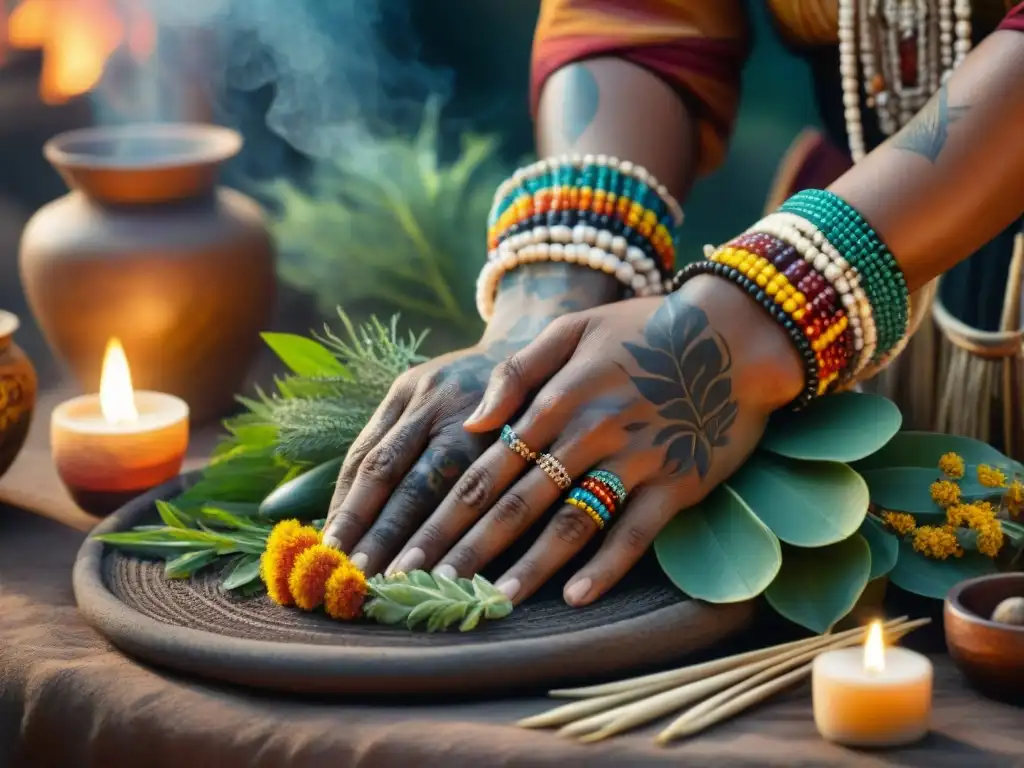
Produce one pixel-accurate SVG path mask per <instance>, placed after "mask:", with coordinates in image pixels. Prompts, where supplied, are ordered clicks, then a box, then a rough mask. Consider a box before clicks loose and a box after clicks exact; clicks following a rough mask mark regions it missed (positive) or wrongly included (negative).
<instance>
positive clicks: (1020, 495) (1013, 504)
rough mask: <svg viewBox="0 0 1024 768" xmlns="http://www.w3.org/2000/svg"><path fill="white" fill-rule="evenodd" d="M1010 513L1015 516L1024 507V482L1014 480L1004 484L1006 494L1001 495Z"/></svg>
mask: <svg viewBox="0 0 1024 768" xmlns="http://www.w3.org/2000/svg"><path fill="white" fill-rule="evenodd" d="M1003 501H1005V502H1006V506H1007V508H1008V509H1009V510H1010V514H1011V515H1013V516H1014V517H1017V516H1018V515H1019V514H1020V511H1021V509H1022V508H1024V483H1022V482H1021V481H1020V480H1014V481H1013V482H1012V483H1010V484H1009V485H1008V486H1006V495H1005V496H1004V497H1003Z"/></svg>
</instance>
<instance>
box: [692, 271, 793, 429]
mask: <svg viewBox="0 0 1024 768" xmlns="http://www.w3.org/2000/svg"><path fill="white" fill-rule="evenodd" d="M679 293H680V294H681V295H682V298H684V299H685V300H686V301H687V303H691V304H696V305H697V306H699V307H701V308H702V309H703V310H704V311H705V312H706V313H707V315H708V319H709V320H710V322H711V324H712V326H713V327H714V328H715V330H716V331H717V332H718V333H720V334H721V335H722V336H723V337H724V338H725V340H726V341H727V343H728V345H729V349H730V350H731V351H732V354H733V365H734V366H735V369H734V379H733V381H734V383H735V386H736V390H737V395H738V397H739V398H740V400H741V402H744V403H750V404H751V405H754V406H756V407H758V408H759V409H762V410H766V411H774V410H778V409H779V408H782V407H784V406H786V405H788V404H790V403H791V402H792V401H793V400H794V399H796V398H797V397H798V396H799V395H800V393H801V392H802V390H803V387H804V367H803V363H802V362H801V359H800V354H799V353H798V351H797V349H796V347H795V346H794V344H793V341H792V340H791V339H790V337H789V334H788V333H787V332H786V330H785V329H784V328H783V327H782V326H781V325H780V324H779V323H777V322H775V321H774V320H773V319H772V318H771V317H770V316H769V315H768V314H767V313H766V312H765V311H764V309H763V308H762V307H760V306H759V305H758V304H757V302H756V301H754V300H753V299H752V298H751V297H750V296H748V295H747V294H746V293H745V292H744V291H743V290H742V289H741V288H740V287H739V286H737V285H735V284H733V283H732V282H730V281H729V280H725V279H722V278H719V277H715V276H712V275H702V276H699V277H694V278H693V279H691V280H689V281H687V282H686V283H685V284H684V285H683V287H682V288H680V289H679Z"/></svg>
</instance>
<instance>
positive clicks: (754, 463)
mask: <svg viewBox="0 0 1024 768" xmlns="http://www.w3.org/2000/svg"><path fill="white" fill-rule="evenodd" d="M728 486H729V487H730V488H731V489H732V490H733V491H734V492H735V493H736V495H737V496H739V497H740V498H741V499H743V501H744V503H745V504H746V505H747V506H748V507H750V509H751V510H752V511H753V512H754V514H755V515H757V517H758V518H760V520H761V522H763V523H764V524H765V525H767V526H768V527H769V528H770V529H771V530H772V532H773V533H774V534H775V535H776V536H778V537H779V539H780V540H782V541H784V542H786V543H787V544H792V545H794V546H797V547H823V546H825V545H827V544H834V543H835V542H837V541H843V540H844V539H847V538H849V537H850V536H851V535H852V534H853V533H855V532H856V531H857V529H858V528H859V527H860V524H861V523H862V522H863V521H864V516H865V515H866V514H867V512H868V502H869V496H868V486H867V483H865V482H864V479H863V478H862V477H861V476H860V475H858V474H857V473H856V472H854V471H853V470H852V469H850V468H849V467H848V466H846V465H845V464H839V463H837V462H834V461H796V460H793V459H788V458H785V457H784V456H776V455H775V454H772V453H768V452H757V453H755V454H754V455H753V456H751V457H750V458H749V459H748V460H747V463H746V464H744V465H743V467H741V468H740V470H739V471H738V472H737V473H736V474H735V475H733V476H732V478H730V479H729V482H728Z"/></svg>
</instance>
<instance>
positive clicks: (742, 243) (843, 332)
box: [711, 234, 852, 395]
mask: <svg viewBox="0 0 1024 768" xmlns="http://www.w3.org/2000/svg"><path fill="white" fill-rule="evenodd" d="M711 261H713V262H716V263H721V264H725V265H726V266H729V267H733V268H735V269H737V270H739V272H740V273H741V274H743V275H745V276H746V277H748V278H749V279H751V280H753V281H754V282H755V283H756V284H757V285H758V287H759V288H762V289H763V290H764V292H765V293H766V294H767V295H768V296H769V297H770V298H771V300H772V301H774V302H775V303H776V304H777V305H778V306H779V307H780V308H781V309H782V311H783V312H785V313H786V315H787V316H788V317H789V318H790V319H792V320H793V322H795V323H796V325H797V326H798V327H799V328H800V330H801V331H802V332H803V334H804V336H805V337H806V338H807V339H808V341H809V342H810V345H811V348H812V349H813V350H814V355H815V360H816V362H817V366H818V388H817V391H816V393H815V394H817V395H823V394H824V393H825V392H826V391H827V389H828V387H829V385H831V384H832V383H833V382H835V381H836V380H838V379H839V377H840V376H841V375H842V373H843V372H844V371H845V370H846V369H847V368H848V367H849V361H850V356H851V353H852V350H851V346H852V344H851V342H852V334H851V333H850V332H849V331H848V325H849V321H848V318H847V316H846V313H845V312H844V311H843V309H842V307H841V305H840V304H839V302H838V300H837V296H836V293H835V290H834V289H833V288H832V287H831V286H830V285H828V284H827V282H826V281H825V278H824V277H823V276H822V275H820V274H819V273H817V272H816V271H814V269H813V268H812V266H811V265H810V264H808V263H807V262H806V261H804V260H803V259H801V258H800V257H799V255H798V254H797V251H796V249H795V248H794V247H793V246H791V245H788V244H787V243H785V242H783V241H781V240H777V239H775V238H772V237H770V236H767V235H763V234H760V235H751V234H748V235H741V236H740V237H738V238H736V239H735V240H733V241H732V242H730V243H729V244H728V245H726V246H724V247H723V248H720V249H718V250H717V251H715V252H714V253H713V254H712V256H711Z"/></svg>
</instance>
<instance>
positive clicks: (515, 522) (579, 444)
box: [391, 277, 803, 605]
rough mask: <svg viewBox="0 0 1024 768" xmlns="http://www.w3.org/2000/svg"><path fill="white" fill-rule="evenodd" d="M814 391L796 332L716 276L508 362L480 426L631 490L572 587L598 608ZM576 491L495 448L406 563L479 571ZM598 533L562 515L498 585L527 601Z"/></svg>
mask: <svg viewBox="0 0 1024 768" xmlns="http://www.w3.org/2000/svg"><path fill="white" fill-rule="evenodd" d="M802 385H803V373H802V369H801V367H800V362H799V357H798V356H797V353H796V351H795V350H794V349H793V347H792V345H791V342H790V341H789V338H788V336H787V335H786V333H785V331H784V330H783V329H781V328H780V327H778V326H777V325H776V324H775V323H774V321H772V320H771V319H770V318H769V317H768V315H767V314H766V313H765V312H764V311H763V310H762V309H761V308H760V307H758V306H757V305H756V304H755V303H754V302H753V301H751V300H750V299H749V298H748V297H747V296H746V295H745V294H744V293H743V292H742V291H741V290H740V289H738V288H736V287H735V286H733V285H732V284H731V283H728V282H726V281H724V280H721V279H718V278H711V277H702V278H697V279H694V280H692V281H691V282H689V283H687V284H686V285H685V286H684V287H683V289H682V290H681V291H679V292H676V293H674V294H672V295H670V296H669V297H668V298H665V299H661V298H653V299H634V300H631V301H626V302H620V303H618V304H615V305H610V306H606V307H600V308H598V309H595V310H590V311H587V312H580V313H578V314H574V315H569V316H567V317H564V318H562V319H560V320H558V321H555V322H554V323H552V324H551V325H550V326H548V328H547V329H546V330H545V331H544V333H542V334H541V335H540V337H539V338H538V339H537V340H536V341H534V342H533V343H532V344H530V345H529V346H527V347H525V348H524V349H522V350H521V351H519V352H517V353H516V354H514V355H512V356H511V357H510V358H509V359H508V360H506V361H505V362H504V363H502V364H501V365H499V366H498V367H497V368H495V370H494V372H493V374H492V377H491V381H490V384H489V385H488V387H487V391H486V394H485V396H484V400H483V403H482V405H481V406H480V409H479V410H478V412H477V413H475V414H474V415H473V416H472V417H471V418H470V419H469V420H468V421H467V422H466V424H465V427H466V430H467V431H468V432H469V433H470V434H473V435H475V436H480V435H492V434H493V433H494V430H496V429H498V428H500V427H501V426H502V425H503V424H505V423H506V421H508V422H509V423H511V425H512V428H513V430H514V431H515V433H516V434H517V435H518V436H519V437H520V439H521V440H522V441H523V442H524V443H525V444H526V446H528V447H529V448H530V449H531V450H533V451H536V452H538V455H539V454H540V452H542V451H543V452H546V453H549V454H551V455H553V456H554V457H556V458H557V459H558V460H559V461H560V462H561V464H562V465H563V466H564V467H565V469H566V471H567V472H568V475H569V476H570V477H571V478H573V479H574V480H579V479H580V478H581V477H582V476H583V475H584V474H585V473H586V472H587V471H588V470H590V469H605V470H608V471H610V472H612V473H614V474H615V475H617V476H618V477H619V478H621V480H622V482H623V484H624V485H625V488H626V491H627V492H629V494H630V495H629V498H628V499H627V500H626V504H625V506H624V508H623V509H621V510H619V511H618V513H617V514H616V516H615V519H613V520H612V523H611V525H610V526H609V527H608V528H607V530H606V533H605V540H604V542H603V543H602V545H601V547H600V549H599V550H598V552H597V553H596V554H595V556H594V557H593V559H592V560H591V561H590V562H589V563H588V564H587V565H586V566H585V567H583V569H582V570H580V571H579V572H578V573H577V574H575V576H573V577H572V578H571V579H570V580H569V582H568V585H567V587H566V589H565V599H566V601H567V602H568V603H570V604H571V605H585V604H587V603H590V602H592V601H593V600H594V599H596V598H597V597H598V596H600V595H601V594H603V593H604V592H606V591H607V590H608V589H609V588H610V587H612V586H613V585H614V584H615V583H616V582H618V581H619V579H621V578H622V576H623V575H625V573H626V572H627V571H628V570H629V569H630V568H631V567H632V566H633V564H634V563H636V561H637V560H638V559H639V558H640V556H641V555H642V554H643V553H644V552H645V551H646V550H647V548H648V546H649V545H650V544H651V542H652V541H653V540H654V537H655V536H656V535H657V533H658V532H659V531H660V530H661V529H662V528H663V527H664V526H665V525H666V524H667V523H668V522H669V520H671V519H672V517H673V516H674V515H675V514H676V513H677V512H678V511H679V510H681V509H684V508H685V507H688V506H692V505H693V504H695V503H697V502H698V501H700V499H702V498H703V497H704V496H705V495H706V494H707V493H708V492H709V491H710V490H711V489H712V488H714V487H715V486H716V485H717V484H718V483H720V482H722V481H723V480H725V479H726V478H727V477H728V476H729V475H730V474H732V473H733V472H734V471H735V470H736V469H737V468H739V466H740V465H741V464H742V463H743V461H744V460H745V459H746V458H747V456H748V455H749V454H750V452H751V451H752V450H753V449H754V447H755V446H756V445H757V442H758V441H759V440H760V438H761V435H762V433H763V431H764V428H765V424H766V422H767V419H768V416H769V414H770V413H771V412H772V411H773V410H775V409H776V408H778V407H781V406H782V405H784V404H785V403H788V402H789V401H790V400H792V399H793V398H794V397H796V395H797V394H799V392H800V389H801V387H802ZM538 388H539V392H537V394H536V395H535V396H534V397H533V399H532V402H530V393H531V392H534V391H535V390H537V389H538ZM527 403H529V405H528V407H527V408H526V410H525V411H524V412H522V415H521V416H519V417H518V418H514V416H515V414H517V413H519V412H520V409H521V408H522V406H523V405H524V404H527ZM489 439H492V440H493V438H489ZM562 494H563V490H560V489H559V488H558V486H557V485H556V484H555V482H553V481H552V479H551V477H549V476H548V474H546V473H545V472H544V470H542V469H541V468H540V467H539V466H538V465H536V464H531V463H528V462H527V460H526V459H524V458H523V457H522V456H520V455H519V454H517V453H515V452H514V451H512V450H510V449H509V448H508V447H507V446H506V445H505V444H504V443H502V442H501V441H496V442H492V444H491V446H490V447H489V448H487V450H486V451H484V452H483V455H482V456H481V457H480V458H479V459H478V460H477V461H475V462H474V463H473V465H472V466H470V467H469V469H468V470H466V472H465V473H464V474H463V475H462V479H461V480H460V481H459V482H458V483H457V484H456V485H455V487H454V489H453V490H452V493H451V494H449V495H448V497H447V498H446V499H445V500H444V502H443V503H442V504H441V505H440V506H439V507H438V508H437V511H436V512H435V513H434V514H433V515H432V516H431V517H430V519H429V520H428V521H427V522H426V523H425V524H424V525H422V526H421V527H420V529H419V531H417V532H416V534H415V535H414V536H413V537H412V538H411V540H410V541H409V543H408V545H407V546H406V548H405V550H404V551H403V553H402V555H400V556H399V557H398V558H397V559H396V560H395V562H394V563H393V564H392V566H391V569H393V570H399V571H407V570H412V569H415V568H431V567H433V566H435V565H436V566H437V569H436V570H437V571H438V572H441V573H445V574H446V575H448V576H456V575H459V576H469V575H472V574H474V573H477V572H479V571H480V570H482V569H483V568H484V567H485V566H486V565H487V564H488V563H489V562H491V560H493V559H494V558H495V557H496V556H497V555H498V554H499V553H501V552H502V551H503V550H505V549H506V548H507V547H508V546H509V545H510V544H511V543H512V542H513V541H515V540H516V539H517V538H518V537H519V536H521V535H523V534H524V533H525V532H526V531H527V530H528V529H530V528H531V527H532V526H533V524H534V523H535V522H536V521H537V520H538V519H539V518H540V517H541V516H542V515H543V514H544V512H545V511H547V510H548V509H549V508H550V507H551V506H552V505H554V504H555V503H556V502H558V500H559V498H560V497H561V496H562ZM683 514H685V512H684V513H683ZM598 530H599V529H598V526H597V524H596V523H595V522H594V521H593V520H592V519H591V517H590V516H589V515H588V514H587V513H586V512H584V511H581V510H579V509H577V508H576V507H574V506H570V505H565V506H562V507H561V508H560V509H559V510H558V511H557V512H556V514H555V515H554V517H553V518H551V520H550V522H549V523H548V525H547V527H546V528H545V529H544V530H543V532H542V533H541V534H540V535H539V537H538V538H537V540H536V541H535V542H534V543H533V544H532V546H531V547H530V549H529V550H528V551H527V552H526V554H525V555H524V556H523V557H522V558H521V559H520V560H519V561H518V562H517V563H516V564H515V565H513V566H512V568H511V569H510V570H509V571H508V572H507V573H505V574H504V575H503V576H502V577H501V578H500V579H499V580H498V582H497V585H498V588H499V589H501V590H502V591H504V592H505V593H506V594H507V595H509V597H511V598H512V599H513V600H515V601H521V600H523V599H525V598H526V597H528V596H529V595H531V594H532V593H533V592H534V591H536V590H537V588H538V587H540V586H541V585H542V584H543V583H544V582H545V581H546V580H547V579H549V578H550V577H551V576H552V575H554V574H555V573H556V572H557V571H558V570H559V569H560V568H561V567H562V566H564V565H565V564H566V563H567V562H569V560H570V559H571V558H572V557H573V556H574V555H576V554H577V553H578V552H579V551H580V550H581V549H582V548H583V546H584V545H585V544H586V543H587V541H588V540H590V539H591V538H592V537H593V536H594V535H595V534H596V533H597V532H598Z"/></svg>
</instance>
